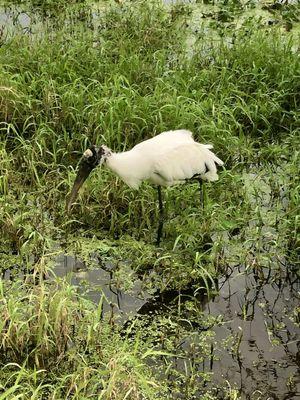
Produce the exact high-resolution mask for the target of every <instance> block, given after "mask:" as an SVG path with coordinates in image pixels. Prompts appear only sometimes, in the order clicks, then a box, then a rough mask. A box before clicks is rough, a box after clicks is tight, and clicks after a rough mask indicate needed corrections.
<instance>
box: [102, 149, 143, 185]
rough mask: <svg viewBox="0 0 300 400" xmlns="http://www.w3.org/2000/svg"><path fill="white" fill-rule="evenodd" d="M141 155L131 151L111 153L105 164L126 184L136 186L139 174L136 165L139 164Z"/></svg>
mask: <svg viewBox="0 0 300 400" xmlns="http://www.w3.org/2000/svg"><path fill="white" fill-rule="evenodd" d="M140 158H141V156H140V155H139V154H138V153H137V152H135V151H133V150H129V151H124V152H122V153H113V152H111V154H110V155H109V156H108V157H107V159H106V165H107V167H108V168H109V169H111V170H112V171H113V172H115V173H116V174H117V175H118V176H119V177H120V178H121V179H122V180H123V181H124V182H125V183H126V184H127V185H128V186H130V187H132V188H138V187H139V185H140V183H141V182H140V181H141V178H140V174H139V170H138V168H137V166H138V165H139V164H140Z"/></svg>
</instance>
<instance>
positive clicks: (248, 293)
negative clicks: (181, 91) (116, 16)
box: [0, 1, 300, 400]
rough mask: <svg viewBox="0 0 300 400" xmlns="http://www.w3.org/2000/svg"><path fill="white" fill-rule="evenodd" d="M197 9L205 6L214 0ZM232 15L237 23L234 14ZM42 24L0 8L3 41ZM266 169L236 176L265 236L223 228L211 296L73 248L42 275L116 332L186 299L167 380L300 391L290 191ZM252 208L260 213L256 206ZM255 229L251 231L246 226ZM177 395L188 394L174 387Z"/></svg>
mask: <svg viewBox="0 0 300 400" xmlns="http://www.w3.org/2000/svg"><path fill="white" fill-rule="evenodd" d="M165 3H174V2H173V1H165ZM187 3H188V2H187ZM203 7H208V9H209V7H210V8H211V5H208V6H207V5H203ZM97 12H98V11H97V10H96V9H94V10H93V11H92V13H91V14H90V17H89V18H91V20H92V23H96V21H97ZM250 12H255V11H253V10H252V11H251V10H250V11H249V13H250ZM259 13H260V17H261V18H262V19H265V20H266V23H267V24H269V25H272V24H276V23H277V21H276V20H275V18H273V16H272V15H271V14H270V13H269V11H268V10H266V9H264V10H262V9H260V11H259ZM209 15H210V16H209ZM211 17H212V19H213V20H214V22H215V21H216V19H217V18H216V16H215V15H212V14H209V13H208V14H205V13H202V14H201V13H199V12H198V13H194V14H193V17H192V21H191V22H190V23H191V25H192V26H193V29H194V30H196V26H197V25H199V24H200V22H201V24H204V25H205V24H206V21H208V20H209V21H211V20H210V18H211ZM248 17H251V15H250V14H248ZM228 18H229V22H228V21H227V22H228V24H230V23H231V22H232V20H231V17H230V16H229V17H228ZM243 18H245V15H244V17H243ZM239 21H240V22H239V24H241V23H242V22H241V19H240V20H239ZM227 22H226V21H225V23H227ZM44 24H47V16H46V18H45V16H41V15H33V14H31V13H30V12H26V10H23V9H21V8H19V7H18V8H11V9H7V10H3V11H2V12H1V9H0V41H1V34H3V35H5V34H6V33H7V32H11V31H13V30H14V29H19V30H20V29H21V30H22V31H23V32H24V33H29V34H32V33H35V31H37V32H38V31H40V30H42V29H43V26H44ZM207 26H208V25H207ZM5 29H6V30H7V31H5ZM54 29H55V27H54ZM284 29H285V28H284ZM210 32H212V31H210ZM190 38H192V37H191V36H190ZM191 40H192V41H193V40H194V38H192V39H191ZM96 44H97V43H96ZM283 168H284V167H283ZM273 173H274V176H275V177H276V179H275V180H278V181H280V179H281V177H282V176H284V178H286V176H285V173H284V171H283V169H276V170H274V171H273ZM265 175H266V174H265V171H262V176H263V178H261V177H259V176H258V174H257V168H256V167H255V173H250V174H249V173H247V174H244V175H243V179H244V181H243V184H245V186H246V189H245V195H246V196H248V199H249V204H250V205H252V207H253V219H252V220H251V224H249V226H247V227H246V228H245V227H243V228H244V230H245V232H246V237H247V232H248V233H249V232H251V234H249V235H248V236H249V237H251V238H254V239H253V242H255V238H256V239H257V242H259V241H261V242H262V243H259V244H258V243H254V247H253V248H251V247H249V243H246V241H244V242H243V240H244V239H243V237H242V236H239V233H234V232H227V231H226V232H225V233H224V234H223V236H224V243H226V242H227V247H226V246H225V248H224V249H223V251H224V252H225V254H226V255H228V258H230V257H231V258H232V259H234V261H233V262H228V265H227V269H226V270H224V271H218V279H217V282H215V288H216V290H214V293H213V294H211V295H210V296H209V297H208V296H207V295H206V294H205V291H203V293H202V292H201V293H196V292H195V290H194V288H187V290H183V291H179V290H170V291H168V290H166V291H165V292H161V291H160V290H152V291H148V290H147V288H146V287H145V285H144V282H143V277H142V276H139V275H138V274H137V273H136V272H135V270H134V268H132V267H131V263H130V261H124V262H122V263H121V264H120V265H116V264H115V263H114V262H113V261H112V262H106V261H105V262H102V260H101V258H98V257H95V259H93V267H91V266H90V265H87V264H86V263H85V262H84V261H83V260H82V258H81V257H80V253H79V254H78V256H75V255H74V254H73V253H68V254H64V253H63V252H62V253H61V254H59V255H58V256H57V257H56V259H55V266H54V268H53V272H54V278H53V275H49V279H56V278H58V279H60V278H63V279H67V280H68V281H69V282H70V283H71V284H72V285H73V286H75V287H76V289H77V291H78V292H79V293H80V294H81V295H83V296H85V297H86V298H88V299H89V300H91V301H92V302H94V303H96V304H98V303H99V302H102V314H103V318H109V320H110V322H111V323H112V322H113V323H114V324H116V325H118V326H119V327H120V329H121V330H122V328H123V327H124V329H125V328H126V326H128V324H133V323H134V321H137V320H139V321H143V319H145V321H146V318H147V316H149V315H151V316H154V315H160V316H163V317H166V319H168V318H169V316H170V315H172V317H173V318H175V319H176V321H178V323H179V324H180V323H182V324H187V321H186V320H183V319H182V318H181V316H180V312H179V311H178V310H179V309H180V305H181V304H182V303H185V302H186V303H188V302H191V303H193V307H196V308H198V314H199V316H201V319H200V320H199V321H196V320H192V321H189V322H188V324H189V334H187V335H185V336H184V338H183V339H182V338H181V340H180V344H179V346H178V354H173V355H172V357H171V358H170V359H171V365H172V368H170V369H171V370H172V371H173V372H172V376H170V380H172V379H176V373H174V371H175V372H176V371H178V373H179V374H184V375H185V376H187V377H191V379H192V378H193V374H194V372H195V370H197V371H200V372H201V373H203V376H206V378H205V384H204V386H206V388H207V390H208V391H209V390H211V391H212V392H213V394H214V395H216V396H217V397H218V398H219V399H224V398H225V396H224V393H223V388H226V387H231V388H236V389H237V390H238V393H239V395H240V396H241V398H242V399H249V400H250V399H251V400H252V399H254V400H256V399H261V400H262V399H274V400H285V399H300V328H299V322H300V320H299V300H300V283H299V279H298V278H297V271H296V270H295V266H294V265H290V264H289V263H288V262H286V260H285V258H284V255H283V254H282V252H281V247H280V236H277V233H278V232H277V231H276V229H275V228H274V226H276V224H275V223H273V221H274V220H275V219H276V220H277V219H280V217H281V216H282V215H283V211H286V207H287V204H288V196H287V195H286V193H285V190H284V185H285V182H281V188H280V190H279V193H277V197H274V196H273V192H272V191H273V188H271V184H270V182H271V183H272V184H274V182H273V181H272V180H271V181H270V182H269V181H268V179H269V178H267V179H266V180H265V179H264V177H265ZM254 181H255V182H256V183H255V184H253V182H254ZM249 188H250V189H249ZM257 206H259V210H260V215H259V218H260V219H261V220H262V221H260V220H258V215H256V214H255V211H254V210H255V209H256V207H257ZM270 221H271V222H270ZM260 223H261V225H260ZM256 230H257V232H258V233H257V234H256V233H255V234H253V231H256ZM278 238H279V240H278ZM276 241H278V242H279V244H278V243H276ZM236 244H237V246H236ZM241 244H242V245H241ZM241 248H243V250H241ZM247 249H249V257H248V259H247V260H248V261H249V262H246V261H245V263H240V262H237V260H238V261H239V257H238V255H237V254H238V253H239V252H240V251H242V252H243V254H244V253H245V251H247ZM229 256H230V257H229ZM241 258H243V257H242V256H241ZM245 259H246V257H245ZM119 269H122V270H125V273H126V274H127V275H128V277H129V280H130V287H129V288H127V289H126V288H125V286H126V285H124V282H120V279H119V278H117V272H118V270H119ZM154 273H157V271H155V272H154ZM123 274H124V273H123ZM11 276H12V275H11V274H10V271H9V270H7V271H6V272H5V274H4V278H5V279H10V278H11ZM20 278H22V276H20ZM205 321H206V322H205ZM209 321H212V322H211V323H210V322H209ZM145 325H147V322H145ZM205 332H209V333H210V334H209V335H208V336H207V339H206V342H207V343H206V344H207V346H208V347H209V349H210V350H209V355H205V356H203V357H202V358H201V357H198V355H197V354H196V352H195V350H194V349H195V348H197V345H198V343H200V342H201V340H203V339H202V338H201V337H202V334H203V333H205ZM183 354H185V356H183ZM191 364H192V365H193V370H191V369H190V365H191ZM197 379H199V378H198V377H197ZM202 386H203V382H202ZM174 396H175V395H174ZM199 396H201V394H199ZM175 398H182V399H185V398H186V397H185V394H184V393H181V394H176V396H175Z"/></svg>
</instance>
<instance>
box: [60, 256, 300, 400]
mask: <svg viewBox="0 0 300 400" xmlns="http://www.w3.org/2000/svg"><path fill="white" fill-rule="evenodd" d="M113 270H114V268H113V266H112V265H107V266H106V267H105V269H103V268H96V269H92V270H90V269H87V268H86V267H85V265H84V263H83V262H81V261H80V260H77V259H76V258H74V257H71V256H69V255H60V256H59V257H58V258H57V265H56V267H55V269H54V271H55V273H56V274H57V276H60V277H62V276H66V275H68V276H69V279H70V281H71V283H72V284H74V285H76V286H78V288H79V290H80V291H81V293H84V294H85V296H87V297H88V298H89V299H91V300H92V301H94V302H99V300H100V298H101V296H104V298H105V301H104V306H103V311H104V312H107V313H109V314H110V315H111V316H112V315H113V316H114V318H115V320H116V322H117V323H119V324H124V323H125V322H126V320H127V319H130V320H131V321H132V319H133V318H134V317H139V315H140V314H144V313H145V310H147V311H148V312H149V310H151V312H154V313H166V314H168V313H171V312H172V309H176V307H177V302H176V301H177V300H178V297H179V296H180V297H181V301H182V302H183V301H185V298H186V299H189V300H190V298H191V296H190V294H189V295H188V296H185V294H181V293H180V292H177V293H174V292H172V295H171V296H168V295H166V296H164V297H163V299H164V303H162V302H161V301H162V300H161V296H158V301H153V300H155V296H154V297H153V296H150V295H149V294H147V293H145V292H143V291H142V282H141V281H140V280H139V279H136V281H135V284H134V286H133V288H132V289H131V290H130V291H129V292H128V293H127V292H125V291H123V290H120V289H119V288H118V287H117V286H116V284H115V281H114V272H113ZM218 286H219V294H218V295H216V296H215V297H213V298H212V299H210V300H208V299H207V298H206V297H203V298H202V300H201V307H202V311H203V314H204V315H210V316H213V317H220V322H219V323H218V324H216V325H215V326H214V327H213V328H212V332H213V333H214V335H213V336H212V338H211V339H210V340H211V355H210V358H209V360H207V361H206V362H205V363H199V365H198V366H197V368H199V369H201V370H203V372H207V373H213V375H212V381H211V383H212V386H214V387H216V385H217V386H218V387H222V385H226V384H228V383H229V384H230V385H231V386H232V387H236V388H237V389H238V390H239V392H240V393H241V395H242V396H243V397H242V398H245V399H251V400H252V399H256V398H257V399H259V398H266V399H267V398H268V399H278V400H283V399H297V398H300V365H299V363H300V341H299V338H300V328H299V326H297V322H299V315H298V316H297V315H294V314H293V310H294V309H295V308H296V307H297V306H298V305H299V300H300V296H299V293H300V292H299V291H300V283H299V280H298V279H297V277H296V275H295V274H294V273H293V271H292V270H289V267H288V266H287V268H286V270H285V272H282V271H281V272H280V273H279V272H278V271H277V273H276V274H274V273H273V272H272V271H271V270H270V269H267V268H264V269H262V270H260V271H259V272H257V273H255V271H253V270H252V271H250V270H249V271H246V270H245V269H244V268H236V269H234V270H233V271H232V272H231V273H230V274H229V275H228V276H226V277H223V278H220V279H219V282H218ZM205 329H206V328H205ZM200 333H201V328H199V327H193V328H192V332H191V337H187V338H186V339H185V340H184V342H183V343H182V344H181V346H182V347H183V348H184V347H188V346H190V344H191V341H195V340H196V337H197V334H200ZM173 363H174V368H175V369H179V370H184V369H185V368H186V365H185V363H184V360H182V357H179V358H178V359H177V358H176V356H175V357H174V360H173ZM207 385H208V387H209V385H210V384H209V383H208V384H207ZM220 396H221V392H220ZM262 396H265V397H262Z"/></svg>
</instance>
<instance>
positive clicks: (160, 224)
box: [156, 186, 164, 246]
mask: <svg viewBox="0 0 300 400" xmlns="http://www.w3.org/2000/svg"><path fill="white" fill-rule="evenodd" d="M157 193H158V205H159V222H158V229H157V239H156V245H157V246H159V244H160V239H161V235H162V230H163V225H164V208H163V202H162V196H161V187H160V186H157Z"/></svg>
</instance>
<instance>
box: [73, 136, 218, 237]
mask: <svg viewBox="0 0 300 400" xmlns="http://www.w3.org/2000/svg"><path fill="white" fill-rule="evenodd" d="M212 147H213V146H212V145H207V144H200V143H197V142H195V141H194V139H193V134H192V132H190V131H188V130H184V129H180V130H175V131H167V132H163V133H161V134H159V135H157V136H155V137H153V138H151V139H148V140H145V141H143V142H141V143H139V144H137V145H136V146H134V147H133V148H132V149H131V150H129V151H124V152H121V153H114V152H112V151H111V150H110V149H109V148H108V147H106V146H100V147H96V146H92V147H90V148H89V149H87V150H86V151H85V152H84V154H83V157H82V159H81V162H80V166H79V170H78V173H77V176H76V179H75V182H74V185H73V188H72V192H71V195H70V197H69V200H68V202H67V209H68V210H69V209H70V207H71V205H72V203H73V202H74V200H75V199H76V197H77V193H78V191H79V188H80V187H81V185H82V184H83V182H84V181H85V180H86V179H87V177H88V176H89V174H90V172H91V171H92V170H93V169H94V168H95V167H97V166H98V165H102V164H103V165H105V166H107V167H108V168H109V169H111V170H112V171H113V172H114V173H115V174H116V175H117V176H119V177H120V178H121V179H122V180H123V181H124V182H125V183H126V184H127V185H128V186H130V187H131V188H133V189H138V188H139V186H140V184H141V183H142V182H143V181H144V180H149V181H150V182H151V183H153V184H155V185H157V186H158V196H159V197H158V199H159V209H160V222H159V228H158V235H157V243H158V244H159V242H160V238H161V235H162V226H163V203H162V196H161V189H160V188H161V186H171V185H175V184H179V183H183V182H185V181H187V180H190V179H191V178H196V179H197V180H199V182H200V183H201V181H202V180H207V181H216V180H217V179H218V174H217V166H216V165H223V161H221V160H220V159H219V158H218V157H217V156H216V155H215V154H214V153H213V152H212V151H211V149H212Z"/></svg>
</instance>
